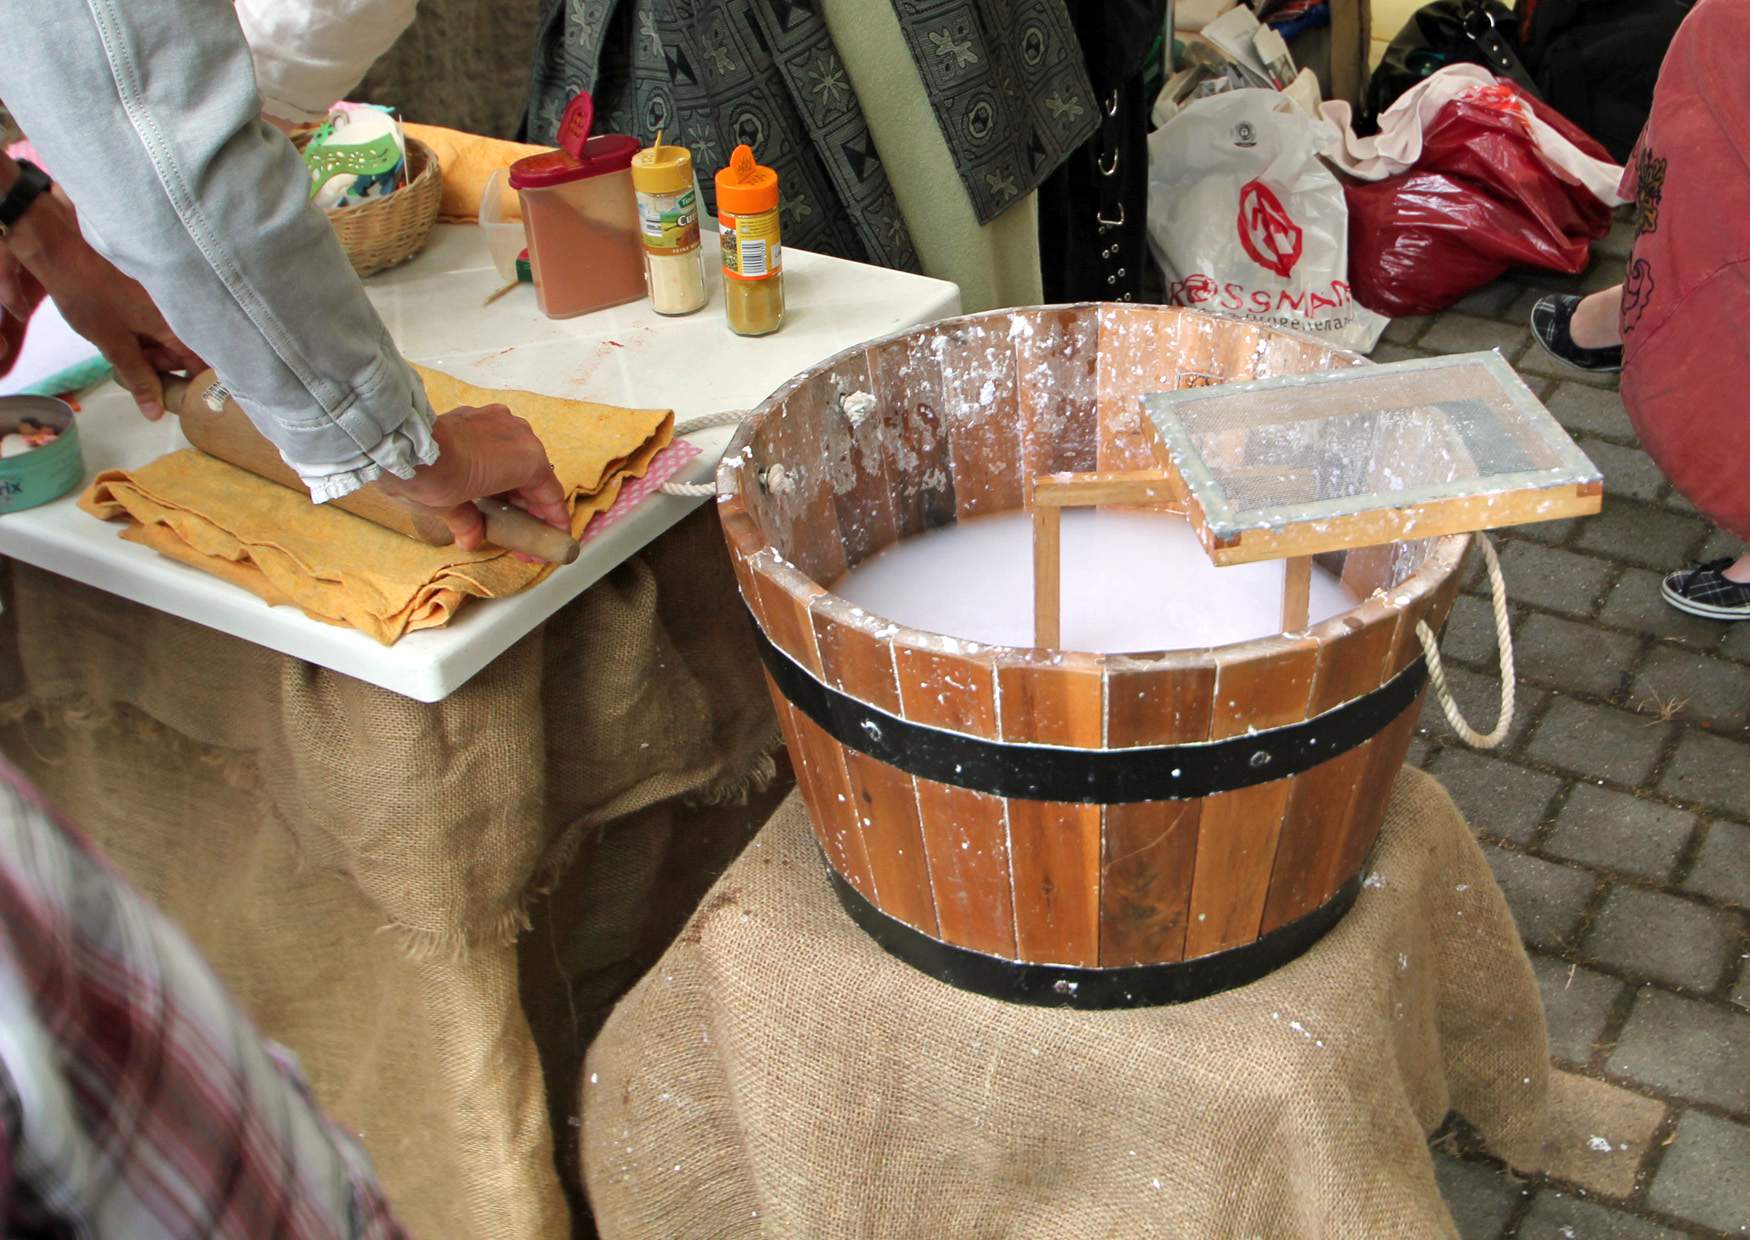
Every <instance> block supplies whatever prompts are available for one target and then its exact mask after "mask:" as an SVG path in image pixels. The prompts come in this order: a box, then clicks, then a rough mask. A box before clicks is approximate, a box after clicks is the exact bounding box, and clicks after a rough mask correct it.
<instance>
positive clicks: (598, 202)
mask: <svg viewBox="0 0 1750 1240" xmlns="http://www.w3.org/2000/svg"><path fill="white" fill-rule="evenodd" d="M594 119H595V108H594V105H593V104H592V103H591V102H590V98H589V95H588V94H586V93H580V94H579V95H578V96H577V97H576V98H575V99H573V100H572V101H571V104H570V106H569V107H567V108H566V109H565V116H564V119H563V120H561V122H560V124H559V135H558V136H559V144H560V149H559V150H556V151H545V152H542V153H541V154H539V155H529V156H527V157H525V158H523V159H519V160H517V161H516V163H514V164H512V165H511V166H510V183H511V186H512V188H514V189H515V190H516V191H517V195H518V197H519V198H520V199H521V200H522V213H523V228H524V231H525V232H526V233H527V234H528V243H529V265H530V266H531V268H532V269H533V271H534V277H535V299H536V301H537V302H538V303H539V304H540V307H541V311H542V312H543V313H544V314H546V315H547V317H548V318H553V319H568V318H571V317H572V316H574V315H579V314H586V313H588V312H589V311H591V310H600V309H602V308H603V307H605V306H617V305H620V304H622V303H624V302H628V301H635V300H637V299H638V298H640V297H642V296H644V259H643V251H642V247H641V244H640V242H639V230H638V202H637V197H636V195H635V194H634V193H633V190H632V170H631V169H632V156H634V155H636V154H637V153H638V150H639V148H640V146H641V144H640V143H639V141H638V139H636V138H634V137H632V136H630V135H629V134H598V135H596V136H594V137H591V136H590V132H589V131H590V126H591V125H592V124H593V123H594Z"/></svg>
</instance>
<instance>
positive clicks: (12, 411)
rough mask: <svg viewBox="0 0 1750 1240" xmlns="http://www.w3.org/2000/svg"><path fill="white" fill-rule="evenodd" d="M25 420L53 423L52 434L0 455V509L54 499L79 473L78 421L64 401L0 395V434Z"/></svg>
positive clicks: (68, 488) (76, 480)
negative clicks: (24, 449)
mask: <svg viewBox="0 0 1750 1240" xmlns="http://www.w3.org/2000/svg"><path fill="white" fill-rule="evenodd" d="M27 422H32V423H35V424H36V425H37V426H48V427H53V428H54V430H55V438H54V439H53V440H52V441H50V442H49V443H45V444H43V445H42V446H41V447H37V448H32V449H31V450H30V451H29V452H21V453H19V454H18V455H17V456H10V457H6V458H4V459H0V513H6V512H22V511H23V510H24V509H26V508H35V507H37V506H38V505H39V504H47V503H49V502H51V501H53V500H57V499H60V498H61V496H63V495H65V494H67V492H69V491H71V490H73V489H74V488H76V487H77V486H78V485H79V484H80V482H82V481H83V480H84V478H85V458H84V456H83V455H82V454H81V453H80V451H79V424H78V422H77V421H76V420H75V419H74V417H73V410H72V409H71V408H70V407H69V406H68V405H67V403H66V402H65V401H59V400H56V399H54V398H53V397H52V396H0V436H5V435H10V434H13V433H14V432H17V431H21V430H22V429H23V428H24V424H25V423H27Z"/></svg>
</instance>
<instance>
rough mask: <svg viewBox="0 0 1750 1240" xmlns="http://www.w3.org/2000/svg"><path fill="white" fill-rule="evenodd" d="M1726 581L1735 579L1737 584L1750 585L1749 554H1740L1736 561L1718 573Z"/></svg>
mask: <svg viewBox="0 0 1750 1240" xmlns="http://www.w3.org/2000/svg"><path fill="white" fill-rule="evenodd" d="M1720 576H1722V577H1724V578H1725V579H1726V580H1727V581H1735V582H1737V583H1738V584H1739V585H1750V555H1741V556H1739V557H1738V559H1737V562H1736V563H1734V564H1733V565H1732V566H1731V567H1730V568H1728V569H1726V570H1725V571H1724V572H1722V573H1721V574H1720Z"/></svg>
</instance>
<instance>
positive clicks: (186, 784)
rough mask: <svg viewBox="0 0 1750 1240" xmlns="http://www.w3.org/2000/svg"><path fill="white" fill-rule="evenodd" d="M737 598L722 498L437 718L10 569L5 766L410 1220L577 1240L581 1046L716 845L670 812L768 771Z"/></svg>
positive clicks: (490, 1233)
mask: <svg viewBox="0 0 1750 1240" xmlns="http://www.w3.org/2000/svg"><path fill="white" fill-rule="evenodd" d="M734 588H735V587H734V582H733V578H732V575H731V573H730V571H729V567H728V563H727V560H726V558H725V556H724V552H723V543H722V535H721V533H720V532H719V531H718V529H717V524H716V521H715V514H714V513H712V512H710V511H709V510H708V509H704V510H701V511H700V512H699V513H696V514H694V516H693V517H692V518H690V519H689V520H688V521H687V522H685V523H683V524H682V525H681V526H678V527H676V529H675V530H673V531H671V532H670V533H669V534H668V535H666V536H665V537H664V538H663V539H661V540H659V541H658V542H657V543H656V544H654V545H653V546H652V547H651V548H650V549H649V550H647V551H646V552H645V553H644V554H643V555H642V556H640V557H639V558H638V559H636V560H634V561H632V562H631V563H629V564H627V565H625V566H623V567H622V568H621V569H619V570H617V571H616V572H615V573H614V574H612V575H611V576H609V577H608V578H607V579H605V580H603V581H602V582H600V583H599V584H597V585H596V586H595V587H593V588H592V589H590V590H589V591H587V592H586V593H585V594H584V595H582V596H581V597H580V598H578V599H577V600H576V601H575V602H573V603H572V604H570V605H569V606H567V607H566V608H564V609H563V610H561V611H560V612H559V613H557V614H556V615H555V616H554V617H553V619H552V620H550V621H549V622H548V623H547V624H546V625H544V626H543V627H542V628H541V629H539V630H537V631H536V632H534V633H532V634H531V635H530V636H529V637H528V638H526V639H525V640H523V641H522V642H520V643H518V644H517V645H516V646H514V647H513V648H512V649H511V650H509V651H507V652H506V653H505V654H504V655H503V656H502V657H500V658H499V659H498V660H497V661H496V662H494V663H493V664H492V666H491V667H489V668H487V669H486V670H485V671H483V672H481V673H480V675H478V676H477V677H475V678H474V679H473V680H472V681H470V682H469V683H468V684H467V685H465V686H464V687H463V688H462V689H460V690H458V691H457V692H456V693H455V694H453V695H452V696H451V697H449V698H448V699H446V700H445V701H444V702H442V703H439V704H437V705H425V704H422V703H418V702H414V701H411V700H409V699H406V698H402V697H399V696H397V695H395V694H392V693H388V692H385V691H383V690H380V689H377V688H375V687H373V686H370V685H367V684H364V683H362V682H359V681H355V680H351V679H349V678H347V677H344V676H340V675H336V674H334V673H330V672H327V671H324V670H322V669H320V668H316V667H314V666H311V665H309V664H306V663H301V662H298V661H296V660H292V659H288V658H285V657H283V656H281V655H278V654H275V653H273V652H271V651H268V650H264V649H261V648H259V647H256V646H253V645H250V644H249V643H247V642H243V641H239V640H236V639H234V638H230V637H227V636H225V635H223V634H219V633H216V632H213V631H211V630H208V629H204V628H201V627H199V626H197V625H193V624H189V623H186V622H183V621H179V620H175V619H173V618H171V617H168V616H165V615H163V614H161V613H158V612H155V611H153V610H151V609H149V608H145V607H141V606H137V605H134V604H131V603H128V602H126V601H124V600H122V599H119V598H116V597H115V596H112V595H108V594H104V593H102V592H100V591H97V590H91V589H86V588H84V587H80V586H77V585H75V584H73V583H71V582H68V581H66V580H64V579H61V578H57V577H54V576H52V575H50V574H46V573H43V572H39V571H37V570H34V569H31V568H28V567H26V566H24V565H20V564H13V565H11V566H10V590H9V595H10V597H9V599H8V606H7V609H6V614H5V616H4V618H0V685H3V686H4V687H5V689H6V693H5V696H4V703H5V704H4V708H3V709H4V711H5V719H6V722H5V725H4V726H3V727H0V749H3V750H4V751H5V753H6V754H7V756H8V757H10V758H11V759H13V760H14V761H15V762H16V763H17V764H18V765H19V766H20V767H21V768H23V769H24V770H25V771H26V772H27V773H28V774H30V776H31V777H32V778H33V779H35V780H36V781H37V782H38V783H39V784H40V785H41V786H42V787H43V788H44V790H45V791H46V792H47V793H48V795H49V796H50V797H51V798H52V799H53V800H54V801H55V802H57V803H58V804H59V806H60V807H61V808H62V809H63V810H64V811H66V812H67V813H68V814H70V815H71V817H72V818H73V820H74V821H75V822H77V823H78V824H79V825H80V826H81V827H82V828H83V829H84V830H85V831H86V832H87V834H89V835H90V836H91V837H92V838H94V839H95V840H96V841H97V842H98V843H99V844H100V845H101V846H102V847H103V848H104V849H105V850H106V851H107V852H108V853H109V855H110V856H111V857H113V858H114V859H115V861H116V862H117V863H118V865H119V866H120V867H121V869H122V870H123V871H124V872H125V873H126V874H127V875H128V876H129V877H130V878H131V879H133V881H134V882H135V883H136V884H138V885H139V886H140V887H141V889H142V890H144V891H145V892H146V894H147V895H149V896H150V897H151V898H152V899H153V900H155V901H156V902H157V903H158V904H159V906H160V907H161V908H163V909H164V910H165V911H166V912H167V913H169V914H170V915H171V916H172V917H173V918H175V919H176V920H178V921H179V922H181V923H182V924H183V926H184V927H185V928H186V929H187V930H188V932H189V933H190V934H191V935H192V937H193V938H194V940H195V942H196V943H197V944H198V945H199V946H200V948H201V950H202V951H204V952H205V953H207V955H208V956H209V957H210V958H211V959H212V961H213V963H214V965H215V967H216V968H217V970H218V972H219V975H220V977H222V978H223V979H224V981H225V982H226V984H227V985H229V986H230V987H231V988H232V990H233V991H234V992H235V993H236V994H237V996H238V997H239V999H240V1000H241V1001H242V1003H243V1005H244V1006H245V1008H246V1009H247V1010H248V1011H249V1013H250V1015H251V1016H252V1017H253V1018H254V1019H255V1021H256V1022H257V1024H258V1025H259V1026H260V1028H261V1029H262V1030H263V1032H264V1033H265V1034H266V1035H267V1036H269V1037H271V1038H274V1039H275V1040H277V1041H280V1042H282V1043H284V1044H285V1045H286V1046H288V1047H290V1048H291V1049H292V1050H293V1051H295V1052H296V1053H297V1054H298V1055H299V1056H300V1058H301V1059H302V1061H303V1063H304V1066H305V1068H306V1070H307V1072H308V1075H309V1077H310V1079H311V1081H312V1083H313V1085H314V1086H315V1089H316V1092H317V1094H318V1096H319V1097H320V1099H321V1101H322V1103H323V1105H324V1106H326V1107H327V1108H328V1109H329V1111H330V1113H331V1114H333V1115H334V1116H335V1117H336V1118H337V1119H339V1120H340V1121H341V1122H343V1123H345V1124H347V1125H348V1126H350V1127H352V1128H353V1129H355V1130H357V1131H358V1132H359V1133H360V1134H361V1135H362V1137H363V1139H364V1144H365V1146H366V1148H367V1149H368V1150H369V1151H370V1153H371V1155H372V1157H373V1158H374V1159H375V1161H376V1164H377V1167H378V1171H379V1173H380V1175H381V1176H382V1178H383V1181H384V1183H385V1185H386V1186H387V1188H388V1190H389V1194H390V1197H391V1200H392V1201H393V1202H394V1203H395V1206H396V1209H397V1210H398V1212H399V1213H400V1214H401V1215H402V1217H403V1218H404V1219H405V1220H406V1221H407V1222H408V1223H409V1224H410V1225H411V1226H412V1227H413V1229H414V1230H415V1232H416V1234H419V1235H422V1236H431V1237H444V1238H445V1240H449V1238H451V1237H460V1238H464V1240H467V1238H472V1237H516V1238H517V1240H524V1238H527V1237H566V1236H569V1235H570V1234H571V1230H572V1224H571V1211H570V1210H569V1209H568V1203H567V1200H566V1194H565V1192H564V1190H563V1188H562V1186H561V1178H560V1173H559V1170H558V1165H556V1160H555V1146H556V1144H557V1146H558V1152H559V1154H560V1164H562V1165H563V1166H564V1168H565V1174H566V1177H567V1178H570V1179H573V1180H574V1179H575V1167H576V1165H577V1164H576V1144H575V1143H576V1127H575V1125H576V1119H575V1116H574V1114H573V1111H572V1103H573V1101H574V1100H575V1098H576V1091H575V1087H574V1083H575V1080H576V1073H577V1070H578V1066H579V1064H580V1063H581V1061H582V1055H583V1047H584V1045H585V1042H586V1040H587V1038H588V1037H589V1036H590V1035H591V1033H593V1031H594V1028H595V1027H596V1026H597V1025H598V1024H599V1021H600V1019H601V1018H602V1016H603V1015H605V1012H606V1009H607V1007H608V1006H609V1005H610V1004H611V1002H612V999H613V998H614V997H615V996H616V994H617V993H618V992H619V991H620V990H623V989H624V988H625V986H626V985H629V984H630V983H631V981H632V980H634V979H635V977H636V970H635V969H632V968H631V965H630V962H633V961H636V960H637V956H636V949H637V947H638V945H639V944H640V943H641V942H644V941H647V940H648V938H649V933H648V929H649V928H648V925H647V924H646V923H647V922H649V921H650V920H651V918H652V916H653V915H654V912H655V910H654V909H653V908H652V899H651V897H650V891H651V884H653V883H655V882H656V881H657V880H658V879H659V878H660V877H661V876H662V874H663V871H664V867H665V866H669V865H670V862H671V861H672V860H673V859H674V857H675V855H676V854H680V855H681V856H682V857H683V858H685V857H689V856H692V855H695V854H702V853H708V852H710V847H709V846H707V845H702V844H701V843H700V842H699V841H698V840H696V839H692V838H690V837H689V834H688V829H687V828H686V827H685V824H684V823H683V822H682V821H681V818H680V817H679V816H681V815H685V814H689V813H692V811H689V810H687V809H686V806H687V805H689V804H691V803H697V802H706V801H711V800H713V799H724V798H731V799H732V798H734V797H736V796H737V795H738V794H740V793H742V792H744V791H745V790H746V789H747V788H748V787H749V786H750V785H752V784H757V783H758V782H759V781H760V780H761V778H762V777H764V776H766V775H768V774H769V772H770V771H771V769H772V765H771V754H772V752H773V751H774V750H775V749H776V747H777V742H776V737H775V732H774V724H773V722H772V719H771V714H770V711H771V708H770V704H769V703H770V699H769V698H768V696H767V694H766V691H765V688H764V686H763V684H762V683H761V681H760V679H759V661H758V658H757V657H756V655H755V654H754V652H753V649H752V644H751V642H750V641H749V639H748V636H747V629H746V622H745V620H744V619H743V618H742V615H741V612H740V606H739V603H738V602H737V601H736V599H735V594H734ZM699 812H700V813H705V811H699ZM720 818H721V816H719V818H718V819H712V818H710V817H709V815H707V817H706V819H705V820H706V821H707V822H716V821H718V820H720ZM671 868H672V867H671ZM556 887H559V888H562V890H563V893H564V899H563V901H562V902H561V901H558V900H554V899H549V900H546V901H543V900H542V899H541V897H542V896H543V895H544V894H546V893H548V892H549V891H552V890H553V889H555V888H556ZM696 894H697V893H695V896H696ZM680 916H684V911H683V912H682V913H680V914H679V915H678V916H677V917H676V924H677V925H678V922H679V917H680ZM531 918H533V920H532V921H531ZM531 925H532V926H533V933H529V928H530V927H531ZM638 963H647V960H646V961H640V962H638ZM629 970H630V971H629ZM543 1059H545V1061H546V1064H547V1068H548V1071H547V1072H546V1073H545V1074H544V1073H543ZM549 1098H552V1099H553V1105H552V1107H551V1111H550V1107H549ZM556 1134H557V1137H558V1140H557V1142H556V1140H555V1137H556ZM574 1195H575V1194H574Z"/></svg>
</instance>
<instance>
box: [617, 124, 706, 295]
mask: <svg viewBox="0 0 1750 1240" xmlns="http://www.w3.org/2000/svg"><path fill="white" fill-rule="evenodd" d="M632 188H633V189H635V190H637V191H638V223H639V226H640V228H641V229H642V230H643V232H642V239H643V241H644V278H645V280H646V281H647V282H648V283H649V285H650V308H651V309H652V310H655V311H656V312H657V313H658V314H691V313H692V312H693V311H695V310H697V309H698V308H699V307H700V306H703V305H704V304H705V255H704V253H703V252H702V251H701V250H700V249H699V195H698V191H697V190H696V189H695V188H694V186H693V157H692V154H691V153H690V152H689V151H688V150H687V148H686V147H684V146H664V145H663V144H662V133H661V132H660V131H658V133H657V135H656V144H655V145H654V146H648V147H645V148H644V149H643V150H642V151H639V152H638V154H636V155H634V156H633V157H632Z"/></svg>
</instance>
